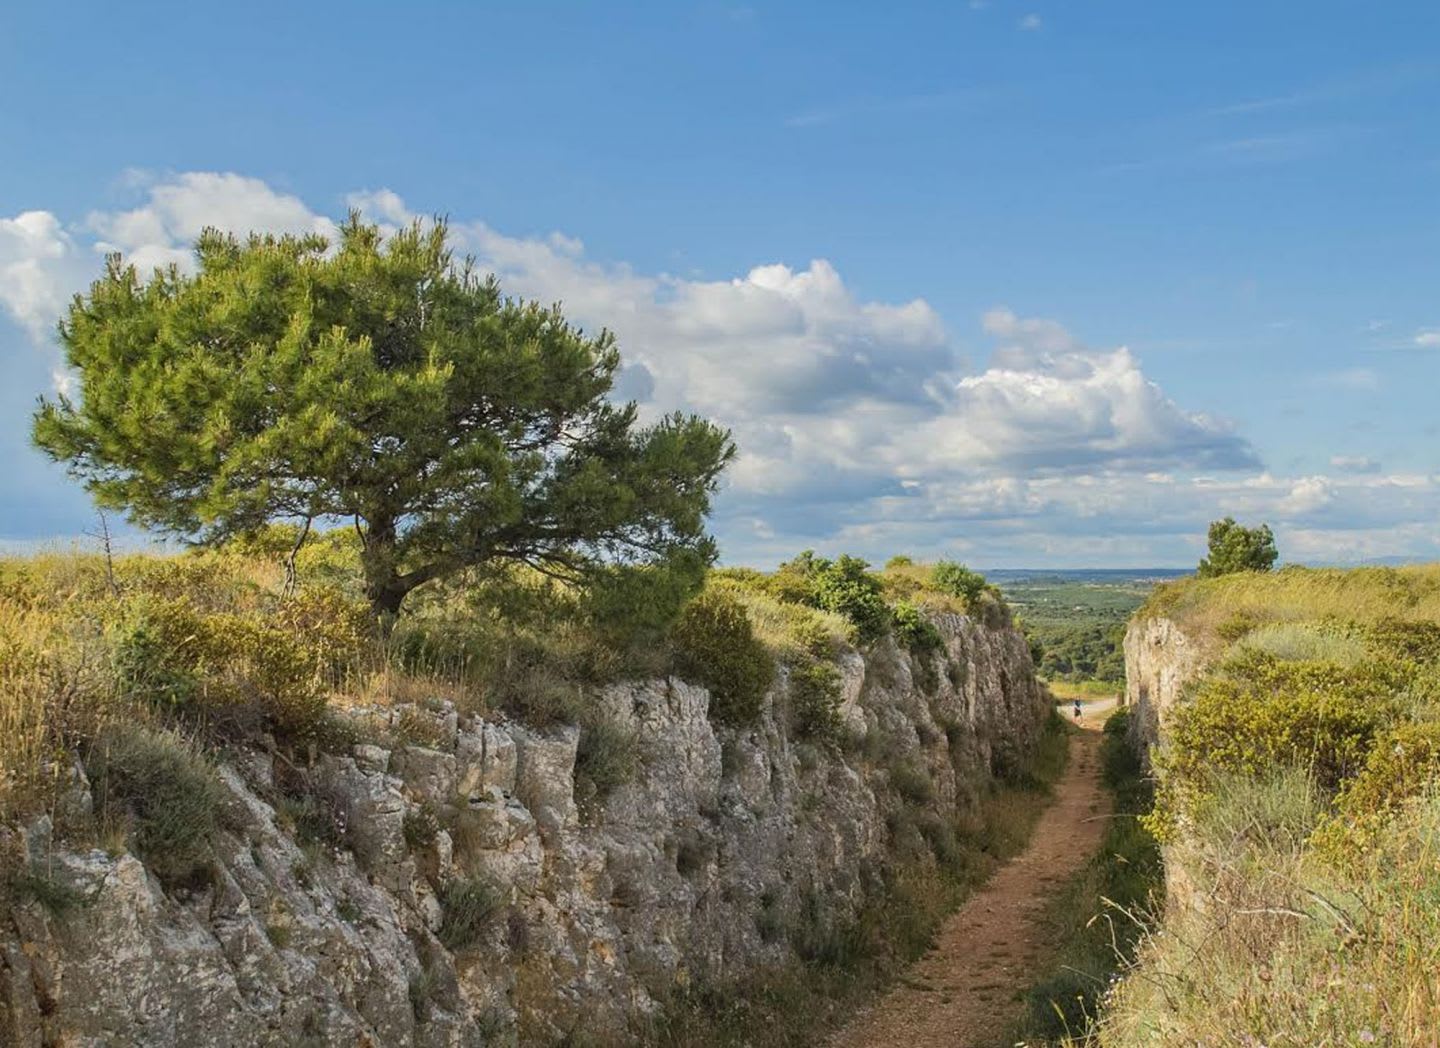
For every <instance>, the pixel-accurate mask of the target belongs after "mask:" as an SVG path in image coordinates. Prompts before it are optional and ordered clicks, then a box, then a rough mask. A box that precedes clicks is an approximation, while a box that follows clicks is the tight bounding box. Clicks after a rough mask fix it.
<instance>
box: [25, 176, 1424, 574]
mask: <svg viewBox="0 0 1440 1048" xmlns="http://www.w3.org/2000/svg"><path fill="white" fill-rule="evenodd" d="M135 188H136V191H137V193H138V194H139V199H138V200H137V203H136V205H135V206H134V207H132V208H129V209H123V210H115V211H106V212H94V213H92V214H90V215H89V216H87V217H86V218H85V219H84V220H83V222H81V223H78V224H76V225H73V226H67V225H66V224H65V223H64V222H62V221H61V220H60V219H59V218H57V216H55V215H53V214H51V213H49V212H45V211H30V212H25V213H22V214H18V215H15V216H14V217H11V218H0V276H3V280H0V306H3V308H4V310H5V311H6V312H7V313H8V314H9V315H10V316H12V317H13V318H14V319H15V320H16V321H17V322H18V323H19V324H20V325H21V326H22V327H23V328H24V329H25V330H26V331H27V332H29V333H30V334H31V335H32V336H33V337H34V338H36V339H37V340H42V341H43V335H44V333H45V332H46V331H48V330H51V329H53V325H54V322H55V320H56V318H57V317H58V315H59V314H60V312H61V310H62V309H63V307H64V304H65V302H66V301H67V299H68V297H69V295H70V294H72V293H73V292H75V291H77V290H79V289H80V288H81V287H83V285H84V283H85V281H86V280H88V279H90V278H92V277H93V275H94V274H95V273H96V272H98V269H99V260H100V255H101V254H102V253H103V252H106V251H113V250H118V251H121V252H122V253H123V254H124V255H125V256H126V257H127V258H128V259H129V260H131V261H133V262H135V263H136V264H137V265H139V266H141V267H142V268H148V267H151V266H156V265H166V264H170V263H174V264H176V265H179V266H181V267H182V268H186V267H190V266H192V265H193V257H192V255H191V244H192V242H193V240H194V238H195V237H196V236H197V235H198V234H199V232H200V231H201V230H202V229H203V228H204V227H206V226H217V227H219V228H222V229H226V230H230V231H235V232H245V231H249V230H265V231H274V232H282V231H283V232H297V233H306V232H317V233H321V234H324V235H333V234H334V232H335V231H336V224H335V221H334V219H333V218H332V217H329V216H326V215H323V214H320V213H318V212H315V211H313V210H311V209H310V208H309V207H308V206H307V205H306V204H305V203H304V202H303V201H302V200H300V199H299V198H298V197H296V196H294V195H291V194H287V193H284V192H281V191H279V190H276V189H274V188H273V187H271V186H269V185H268V184H267V183H265V182H263V181H260V180H258V179H252V178H247V177H244V176H240V175H236V174H224V173H188V174H182V175H176V176H173V177H168V178H161V179H155V178H147V179H144V180H142V181H141V182H140V183H138V185H137V186H136V187H135ZM345 204H346V206H347V207H349V208H353V209H357V210H359V211H361V212H362V213H363V214H364V215H365V216H366V217H367V218H368V219H370V220H371V221H375V222H379V223H381V224H382V225H383V226H385V227H386V228H395V227H398V226H400V225H403V224H405V223H408V222H411V221H414V220H415V218H416V215H415V213H414V212H413V211H412V210H411V209H410V207H409V205H408V204H407V202H406V201H405V200H404V199H403V198H402V197H400V196H399V195H398V194H396V193H394V192H393V191H391V190H388V189H384V188H381V189H371V190H365V191H358V192H356V193H353V194H351V195H349V196H348V197H346V198H345ZM451 228H452V231H453V233H454V236H455V239H456V241H457V247H458V248H459V249H460V250H461V251H462V252H465V253H469V254H472V255H473V256H474V257H475V258H476V260H477V262H478V264H479V265H480V266H481V267H483V268H486V269H489V270H492V271H494V272H495V273H496V274H497V275H498V276H499V278H500V280H501V282H502V285H503V286H504V287H505V289H506V291H507V292H509V293H511V294H516V295H522V296H525V297H530V298H537V299H540V300H541V301H544V302H561V303H563V306H564V308H565V311H566V313H567V315H568V316H569V317H570V318H571V319H572V320H574V321H575V322H577V323H580V324H582V325H584V326H585V327H586V328H588V329H591V330H597V329H599V328H602V327H603V328H608V329H610V330H613V331H614V332H615V333H616V334H617V335H618V336H619V339H620V346H621V350H622V353H623V356H624V361H625V367H624V370H623V371H622V372H621V374H620V376H619V379H618V383H617V390H616V395H617V396H619V397H622V398H624V399H634V400H636V401H638V402H640V403H641V406H642V411H643V412H644V413H645V415H646V416H647V417H650V418H654V417H656V416H658V415H659V414H660V413H662V412H665V411H669V410H675V409H681V410H694V411H699V412H702V413H704V414H706V415H708V416H710V417H712V418H714V419H716V420H717V421H719V422H721V423H722V424H724V425H726V426H729V427H731V429H732V430H733V431H734V433H735V436H736V439H737V442H738V443H739V445H740V448H741V455H740V457H739V459H738V461H737V462H736V464H735V466H734V467H733V469H732V470H731V471H730V473H729V475H728V478H727V490H726V491H725V492H724V493H723V495H722V497H721V499H720V501H719V503H718V505H717V514H716V526H717V530H718V531H719V532H720V535H721V539H722V543H723V544H724V546H725V548H726V550H727V553H728V555H729V556H731V557H732V558H734V559H756V560H761V561H763V560H765V559H766V558H767V557H772V556H782V555H789V554H790V553H793V551H794V549H796V548H799V547H800V546H802V545H815V546H817V547H819V548H831V549H834V548H837V547H838V546H842V545H843V546H849V547H851V548H853V549H855V551H857V552H860V553H861V554H864V555H870V556H881V555H884V554H886V553H888V552H893V551H894V550H896V549H909V550H912V551H914V552H917V553H920V554H934V553H938V552H951V553H964V552H967V551H978V552H979V553H980V554H981V555H983V556H984V557H985V558H986V559H988V560H989V562H990V563H997V562H1000V561H1003V560H1007V559H1008V560H1009V561H1010V562H1011V563H1024V562H1030V563H1034V562H1036V561H1039V560H1045V561H1050V562H1054V561H1057V560H1067V559H1068V560H1070V561H1072V562H1073V561H1075V560H1077V559H1078V560H1081V561H1084V560H1087V559H1088V560H1090V561H1092V562H1093V561H1094V560H1096V559H1102V558H1103V559H1106V560H1108V561H1110V562H1114V561H1115V560H1117V559H1119V560H1128V561H1130V562H1131V563H1137V562H1144V561H1147V560H1150V561H1154V560H1173V559H1174V553H1173V551H1174V549H1175V548H1177V544H1179V545H1180V546H1182V547H1183V548H1184V549H1187V550H1188V549H1189V548H1190V545H1191V544H1194V543H1198V542H1199V541H1200V536H1201V535H1203V527H1204V522H1205V521H1206V520H1208V519H1210V518H1211V517H1213V516H1217V515H1219V514H1221V513H1225V512H1229V513H1234V514H1235V515H1236V516H1240V517H1243V518H1246V519H1272V520H1274V521H1276V523H1277V525H1279V527H1280V528H1281V536H1282V539H1283V537H1284V535H1285V534H1286V533H1287V532H1286V531H1285V529H1287V528H1288V529H1293V530H1296V531H1301V530H1303V531H1305V532H1306V533H1307V534H1314V535H1319V534H1322V533H1324V532H1325V531H1326V529H1327V528H1337V527H1346V528H1383V527H1386V526H1389V525H1391V524H1399V523H1403V522H1405V521H1414V520H1417V519H1434V518H1435V517H1436V516H1437V515H1436V514H1435V512H1434V510H1435V506H1436V492H1437V481H1436V478H1433V477H1426V476H1417V477H1386V476H1383V475H1382V474H1381V473H1380V470H1379V466H1378V464H1373V463H1371V462H1370V461H1369V460H1365V459H1359V458H1348V457H1345V456H1337V458H1336V459H1335V460H1333V461H1332V463H1331V467H1332V470H1333V472H1334V474H1335V475H1334V476H1322V475H1311V476H1303V477H1292V478H1285V477H1276V476H1272V475H1271V474H1269V473H1266V472H1264V471H1263V470H1262V469H1261V467H1260V463H1259V459H1258V456H1257V454H1256V452H1255V450H1254V448H1253V447H1252V446H1251V445H1250V444H1249V443H1248V442H1247V441H1246V440H1245V439H1244V438H1243V437H1242V436H1241V435H1239V434H1238V433H1236V432H1235V431H1234V430H1233V428H1232V427H1230V426H1229V425H1228V424H1226V423H1225V422H1224V421H1222V420H1220V419H1217V418H1215V417H1213V416H1211V415H1208V414H1206V413H1204V412H1200V411H1196V410H1192V409H1190V408H1188V407H1184V406H1181V405H1180V404H1179V403H1178V402H1177V401H1176V400H1175V399H1173V398H1172V397H1171V396H1169V395H1168V394H1167V393H1166V392H1165V391H1164V390H1162V389H1161V388H1160V387H1159V386H1158V385H1157V384H1156V383H1155V382H1154V381H1153V380H1152V379H1151V378H1149V377H1148V376H1147V375H1146V373H1145V371H1144V368H1143V365H1142V363H1141V361H1140V359H1139V358H1138V357H1137V356H1136V355H1135V354H1134V353H1132V352H1131V351H1130V350H1129V349H1127V348H1126V347H1123V346H1120V347H1109V348H1094V347H1090V346H1087V345H1085V344H1084V343H1083V342H1082V341H1081V340H1080V339H1079V338H1077V337H1076V336H1075V335H1074V334H1072V333H1071V332H1070V331H1069V330H1067V329H1066V328H1065V327H1064V326H1063V325H1062V324H1060V323H1058V322H1056V321H1054V320H1048V319H1041V318H1034V317H1026V316H1021V315H1019V314H1017V313H1015V312H1014V311H1012V310H1009V309H1006V308H996V309H993V310H991V311H990V312H988V313H986V314H985V315H984V316H983V317H982V318H981V319H980V323H979V331H980V332H981V333H983V335H984V336H985V337H986V338H987V339H988V340H989V341H990V345H989V347H988V348H989V354H988V359H987V360H986V361H985V362H984V363H983V365H981V366H979V367H976V366H972V365H971V364H970V363H969V362H968V361H967V360H966V359H965V357H964V355H963V354H962V353H961V352H960V351H959V349H958V344H957V339H956V336H955V335H954V334H953V333H952V331H951V330H950V329H949V327H948V326H947V325H946V323H945V322H944V320H943V319H942V318H941V317H940V315H939V314H938V312H937V311H936V310H935V309H934V308H933V307H932V306H931V305H930V304H929V303H927V302H926V301H924V300H923V299H918V298H917V299H912V300H909V301H898V302H886V301H874V300H870V299H867V298H865V297H864V296H863V295H860V294H858V293H857V292H856V290H855V289H854V288H853V287H852V286H850V285H849V284H847V282H846V281H845V279H844V278H843V276H842V274H841V273H840V271H839V270H838V269H837V268H836V267H835V266H834V265H833V264H832V263H831V262H829V261H827V260H824V259H814V260H811V261H809V262H808V263H806V264H805V265H803V266H797V265H789V264H781V263H775V262H767V263H765V264H760V265H756V266H754V267H752V268H750V269H749V270H747V271H745V272H743V273H740V274H736V275H733V276H730V277H727V278H723V279H692V278H686V277H679V276H675V275H672V274H668V273H643V272H638V271H636V270H635V269H633V268H631V267H629V266H626V265H624V264H618V263H608V262H602V261H597V260H595V259H594V258H592V257H591V256H590V255H589V254H588V252H587V250H586V247H585V245H584V243H583V242H582V241H580V240H578V239H575V238H574V237H573V236H568V235H565V234H562V233H551V234H549V235H540V236H522V237H516V236H510V235H507V234H505V233H502V232H500V231H497V230H495V229H493V228H492V227H490V226H488V225H487V224H485V223H484V222H482V221H476V220H456V221H454V222H453V223H452V226H451ZM967 333H968V332H967ZM61 377H62V378H63V376H61ZM1345 381H1347V382H1350V383H1352V384H1358V386H1359V387H1360V388H1364V386H1365V382H1366V380H1365V379H1364V377H1363V376H1358V375H1354V374H1347V376H1346V378H1345ZM1352 388H1353V387H1352ZM1307 541H1310V543H1311V546H1312V547H1313V548H1319V545H1320V543H1319V540H1316V539H1311V540H1307ZM1414 541H1415V542H1416V543H1422V542H1424V541H1428V540H1426V539H1425V538H1424V533H1417V537H1416V538H1415V539H1414ZM1437 541H1440V539H1437Z"/></svg>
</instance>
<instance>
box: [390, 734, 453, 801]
mask: <svg viewBox="0 0 1440 1048" xmlns="http://www.w3.org/2000/svg"><path fill="white" fill-rule="evenodd" d="M390 765H391V770H392V771H393V772H394V773H395V775H396V776H398V777H399V778H400V779H401V781H403V782H404V783H405V788H406V789H407V790H408V791H409V792H410V794H411V796H413V797H415V798H416V799H418V800H421V801H428V802H430V803H431V804H436V805H438V804H444V803H446V802H448V801H449V800H450V799H451V798H452V797H454V796H455V781H456V761H455V758H454V757H453V756H451V755H450V754H448V753H441V752H440V751H439V750H432V749H427V748H426V747H424V746H405V747H402V748H401V749H399V750H396V751H395V753H394V754H392V755H391V758H390Z"/></svg>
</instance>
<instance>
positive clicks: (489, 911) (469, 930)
mask: <svg viewBox="0 0 1440 1048" xmlns="http://www.w3.org/2000/svg"><path fill="white" fill-rule="evenodd" d="M504 905H505V899H504V896H503V894H502V893H501V891H500V889H499V888H498V887H496V886H495V884H494V883H493V882H492V881H490V880H489V879H488V878H485V877H457V878H455V879H454V880H451V881H447V882H446V883H445V885H444V887H442V888H441V889H440V909H441V918H440V931H439V932H438V936H439V939H440V941H441V942H442V943H444V944H445V946H446V948H447V949H450V950H466V949H469V948H470V947H472V946H474V945H475V944H476V943H478V942H479V941H480V937H481V936H482V935H483V934H485V931H486V929H488V928H489V927H491V925H492V924H493V923H494V921H495V918H496V916H497V915H498V914H499V913H500V910H501V908H502V907H503V906H504Z"/></svg>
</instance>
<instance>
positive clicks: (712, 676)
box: [671, 590, 775, 726]
mask: <svg viewBox="0 0 1440 1048" xmlns="http://www.w3.org/2000/svg"><path fill="white" fill-rule="evenodd" d="M671 639H672V641H673V643H674V645H675V656H676V664H677V666H676V668H677V669H678V670H679V672H680V674H681V675H682V676H684V677H686V678H688V679H690V680H693V681H695V682H696V683H699V684H703V685H704V686H705V687H707V688H709V689H710V715H711V716H712V717H713V718H714V719H715V720H717V721H719V722H720V723H722V724H730V725H740V726H743V725H748V724H753V723H754V722H755V720H756V718H758V717H759V715H760V709H761V706H762V705H763V703H764V699H765V692H766V691H768V690H769V688H770V684H771V682H772V681H773V680H774V679H775V662H774V660H773V659H772V658H771V656H770V653H769V652H768V651H767V650H766V648H765V646H764V645H763V644H761V643H760V641H759V640H758V639H756V637H755V631H754V629H753V628H752V627H751V624H750V618H749V616H748V615H746V613H745V608H744V607H743V606H742V605H741V604H740V603H739V602H738V601H737V600H736V599H735V598H734V597H732V596H730V595H729V594H727V593H724V592H723V591H718V590H716V591H712V590H707V591H706V592H704V593H702V594H701V595H700V596H699V597H697V598H695V599H694V600H692V601H691V602H690V603H689V604H688V605H686V606H685V610H684V611H683V612H681V614H680V619H679V621H678V622H676V623H675V626H674V628H673V629H672V631H671Z"/></svg>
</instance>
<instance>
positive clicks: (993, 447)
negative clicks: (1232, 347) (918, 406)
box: [907, 309, 1259, 470]
mask: <svg viewBox="0 0 1440 1048" xmlns="http://www.w3.org/2000/svg"><path fill="white" fill-rule="evenodd" d="M984 325H985V328H986V330H987V331H989V332H990V333H991V334H993V335H995V336H997V337H998V338H1000V339H1001V340H1002V344H1001V346H1000V347H999V348H998V349H997V350H996V351H995V353H994V355H993V356H992V358H991V361H990V366H989V367H988V368H987V369H986V370H985V371H983V372H981V373H980V374H977V375H967V376H965V377H964V378H962V379H960V381H959V383H958V384H957V386H956V387H955V389H954V390H953V392H952V395H951V397H950V398H949V403H948V404H947V407H946V410H945V411H944V412H943V413H942V414H940V415H938V416H937V417H936V418H934V419H933V420H931V421H930V422H929V423H928V424H927V425H925V426H924V427H922V428H920V429H919V430H917V431H916V432H915V433H914V435H913V437H912V439H911V440H910V441H908V442H907V443H908V444H909V447H910V451H911V453H912V454H914V455H916V456H923V461H925V462H926V463H928V464H930V465H932V466H938V467H942V468H944V467H949V468H952V469H953V468H974V467H992V468H996V467H998V468H1003V469H1025V470H1054V469H1074V468H1075V467H1078V466H1088V467H1101V468H1111V469H1114V468H1121V467H1124V468H1133V469H1143V470H1149V469H1154V468H1155V467H1157V466H1166V465H1170V466H1185V467H1190V468H1206V469H1243V468H1247V467H1251V466H1256V465H1258V464H1259V463H1258V459H1257V457H1256V455H1255V452H1254V450H1253V449H1252V448H1251V447H1250V445H1249V444H1248V443H1247V442H1246V441H1244V440H1243V439H1242V438H1240V437H1239V436H1237V435H1236V434H1235V433H1234V432H1233V431H1232V430H1231V429H1230V427H1229V426H1227V425H1225V424H1224V423H1221V422H1219V421H1217V420H1215V419H1212V418H1210V417H1208V416H1206V415H1204V414H1200V413H1195V412H1187V411H1184V410H1182V409H1181V408H1180V407H1179V406H1178V405H1176V404H1175V402H1174V401H1173V400H1171V399H1170V398H1169V397H1167V396H1165V394H1164V393H1163V392H1162V391H1161V389H1160V387H1159V386H1157V385H1156V384H1155V383H1154V382H1152V381H1150V380H1149V379H1147V378H1146V377H1145V375H1144V373H1143V372H1142V370H1141V368H1140V364H1139V362H1138V361H1137V360H1136V359H1135V357H1134V355H1133V354H1131V353H1130V351H1129V350H1128V349H1126V348H1124V347H1120V348H1118V349H1114V350H1109V351H1093V350H1089V349H1087V348H1085V347H1084V346H1083V345H1081V344H1080V343H1079V342H1078V341H1077V340H1076V339H1075V338H1074V337H1073V336H1071V334H1070V333H1069V332H1068V331H1066V330H1065V328H1064V327H1063V326H1061V325H1060V324H1058V323H1056V322H1055V321H1052V320H1040V319H1022V318H1020V317H1017V316H1016V315H1015V314H1014V313H1012V312H1011V311H1009V310H1007V309H996V310H992V311H991V312H989V313H987V314H986V315H985V318H984Z"/></svg>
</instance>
